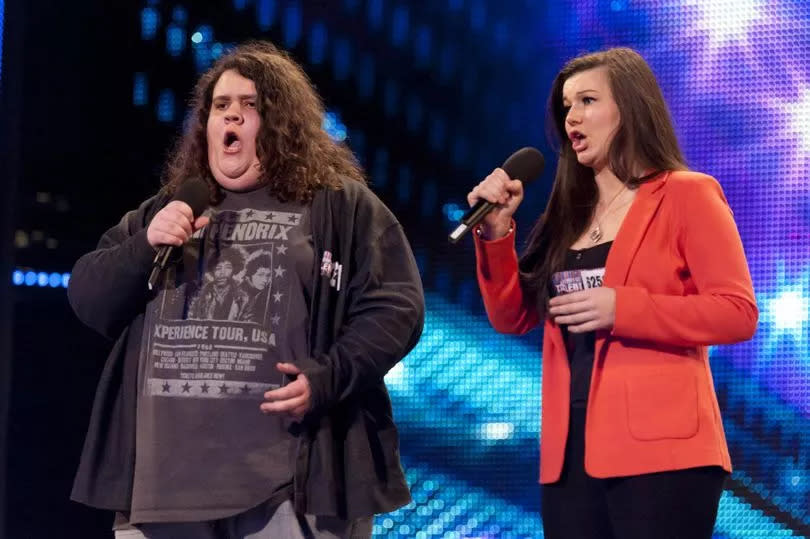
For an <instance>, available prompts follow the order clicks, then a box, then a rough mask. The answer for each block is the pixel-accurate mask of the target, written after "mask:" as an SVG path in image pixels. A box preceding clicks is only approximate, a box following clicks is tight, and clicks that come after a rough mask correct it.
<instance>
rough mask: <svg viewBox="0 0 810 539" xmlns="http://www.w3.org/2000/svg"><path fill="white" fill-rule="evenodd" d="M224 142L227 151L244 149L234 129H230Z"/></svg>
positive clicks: (234, 151)
mask: <svg viewBox="0 0 810 539" xmlns="http://www.w3.org/2000/svg"><path fill="white" fill-rule="evenodd" d="M223 143H224V145H225V152H226V153H236V152H238V151H239V150H240V149H242V142H241V141H240V140H239V135H237V134H236V133H234V132H233V131H228V132H227V133H225V139H224V141H223Z"/></svg>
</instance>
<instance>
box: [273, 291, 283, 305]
mask: <svg viewBox="0 0 810 539" xmlns="http://www.w3.org/2000/svg"><path fill="white" fill-rule="evenodd" d="M283 295H284V294H282V293H281V292H276V293H275V294H273V299H274V300H275V302H276V303H281V296H283Z"/></svg>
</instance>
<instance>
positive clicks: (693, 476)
mask: <svg viewBox="0 0 810 539" xmlns="http://www.w3.org/2000/svg"><path fill="white" fill-rule="evenodd" d="M726 475H727V473H726V471H725V470H723V469H722V468H720V467H719V466H705V467H701V468H689V469H686V470H676V471H671V472H658V473H650V474H643V475H634V476H630V477H618V478H612V479H595V478H593V477H590V476H588V475H587V474H586V473H585V408H573V407H572V408H571V422H570V425H569V431H568V443H567V444H566V447H565V463H564V465H563V471H562V476H561V477H560V480H559V481H557V482H556V483H552V484H549V485H543V486H542V491H541V492H542V504H541V511H542V516H543V528H544V531H545V534H546V537H547V538H548V539H711V536H712V530H713V528H714V521H715V518H716V517H717V506H718V505H719V503H720V495H721V494H722V492H723V482H724V481H725V479H726Z"/></svg>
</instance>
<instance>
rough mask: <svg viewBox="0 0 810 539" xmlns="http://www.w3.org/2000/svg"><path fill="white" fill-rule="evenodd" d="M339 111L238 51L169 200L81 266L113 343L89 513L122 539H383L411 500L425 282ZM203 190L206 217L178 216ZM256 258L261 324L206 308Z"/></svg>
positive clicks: (100, 397) (203, 102) (172, 178)
mask: <svg viewBox="0 0 810 539" xmlns="http://www.w3.org/2000/svg"><path fill="white" fill-rule="evenodd" d="M323 113H324V111H323V105H322V102H321V99H320V98H319V96H318V95H317V93H316V92H315V90H314V88H313V86H312V84H311V82H310V81H309V79H308V78H307V76H306V75H305V74H304V72H303V70H302V69H301V68H300V66H298V65H297V64H296V63H295V62H294V61H293V60H292V59H291V58H290V57H289V56H288V55H287V54H286V53H284V52H282V51H280V50H278V49H277V48H276V47H275V46H273V45H271V44H269V43H266V42H252V43H248V44H245V45H242V46H240V47H237V48H235V49H234V50H233V51H231V52H230V53H228V54H227V55H225V56H224V57H222V58H221V59H220V60H218V61H217V62H216V63H215V65H214V66H213V67H212V68H211V69H210V70H209V71H208V72H206V73H205V74H204V75H203V76H202V77H201V78H200V80H199V81H198V83H197V85H196V87H195V91H194V98H193V103H192V108H191V114H190V121H189V123H188V127H187V129H186V131H185V133H184V134H183V135H182V137H181V138H180V139H179V142H178V144H177V146H176V148H175V150H174V152H173V153H172V155H171V157H170V159H169V161H168V164H167V167H166V174H165V178H164V186H163V188H162V189H161V190H160V191H159V193H158V194H157V195H155V196H154V197H152V198H150V199H149V200H147V201H145V202H144V203H143V204H141V206H140V207H139V208H138V209H136V210H133V211H131V212H129V213H127V214H126V215H125V216H124V217H123V219H122V220H121V222H120V223H119V224H118V225H116V226H114V227H113V228H111V229H110V230H108V231H107V232H106V233H105V234H104V235H103V236H102V238H101V241H100V243H99V245H98V248H97V249H96V250H95V251H92V252H90V253H88V254H86V255H84V256H83V257H81V258H80V259H79V260H78V261H77V263H76V265H75V267H74V270H73V274H72V278H71V282H70V287H69V289H68V295H69V298H70V302H71V305H72V306H73V308H74V310H75V311H76V313H77V315H78V317H79V318H80V319H81V320H82V321H83V322H84V323H86V324H87V325H88V326H90V327H91V328H93V329H95V330H97V331H99V332H100V333H102V334H103V335H105V336H107V337H109V338H111V339H114V340H116V344H115V346H114V348H113V350H112V352H111V354H110V356H109V358H108V360H107V364H106V365H105V369H104V372H103V374H102V377H101V380H100V382H99V387H98V391H97V394H96V400H95V403H94V408H93V414H92V416H91V420H90V428H89V432H88V435H87V439H86V441H85V447H84V451H83V453H82V457H81V462H80V464H79V470H78V473H77V476H76V481H75V484H74V489H73V493H72V498H73V499H74V500H77V501H79V502H82V503H85V504H88V505H91V506H94V507H100V508H104V509H109V510H113V511H115V512H116V522H115V526H114V528H115V534H116V537H135V538H137V537H147V538H164V537H166V538H168V537H171V538H190V537H195V538H196V537H211V538H214V537H247V536H249V537H257V538H265V537H266V538H270V537H274V538H275V537H369V536H370V534H371V527H372V517H373V515H374V514H376V513H383V512H388V511H392V510H394V509H396V508H398V507H401V506H403V505H405V504H407V503H408V502H409V501H410V493H409V489H408V486H407V484H406V482H405V478H404V474H403V471H402V468H401V464H400V461H399V448H398V445H399V441H398V436H397V431H396V427H395V426H394V423H393V418H392V411H391V401H390V399H389V396H388V392H387V390H386V388H385V384H384V381H383V377H384V376H385V374H386V372H388V370H390V369H391V368H392V367H393V366H394V365H395V364H396V363H397V362H398V361H399V360H401V359H402V358H403V357H404V356H405V355H406V354H407V353H408V351H410V350H411V348H413V346H414V345H415V344H416V342H417V341H418V339H419V336H420V334H421V330H422V325H423V322H424V297H423V292H422V287H421V282H420V279H419V274H418V270H417V267H416V263H415V261H414V258H413V255H412V253H411V249H410V247H409V245H408V242H407V240H406V238H405V236H404V233H403V230H402V227H401V226H400V224H399V223H398V221H397V220H396V218H395V217H394V216H393V214H392V213H391V212H390V211H389V210H388V209H387V208H386V207H385V206H384V205H383V204H382V202H380V200H379V199H378V198H377V197H376V196H374V195H373V194H372V193H371V191H370V190H369V189H368V188H367V187H366V184H365V180H364V175H363V172H362V171H361V169H360V167H359V165H358V164H357V162H356V160H355V159H354V156H353V155H352V153H351V152H350V151H349V149H348V148H347V147H346V146H344V145H342V144H338V143H336V142H334V141H333V140H332V139H331V138H330V137H329V136H328V135H327V133H326V132H325V131H324V130H323V128H322V120H323ZM193 178H202V179H204V180H205V182H206V184H207V186H208V189H209V195H210V203H211V206H210V208H208V209H207V210H205V211H204V212H203V214H202V215H194V214H193V210H192V208H191V206H189V205H188V204H186V203H184V202H181V201H179V200H172V197H173V195H174V194H175V193H176V192H177V190H178V188H179V187H180V186H181V185H182V184H183V183H184V182H186V181H188V180H189V179H193ZM167 201H168V203H167ZM166 245H170V246H175V247H176V248H178V249H177V251H180V253H179V255H178V256H177V257H175V258H176V259H175V260H174V263H173V264H172V265H171V266H170V267H169V268H167V270H166V271H165V272H164V273H163V275H162V280H161V281H159V282H158V283H157V286H155V290H151V291H150V290H148V289H147V286H146V280H147V275H148V274H149V271H150V269H151V267H152V264H153V259H154V257H155V251H156V250H157V249H158V248H159V247H160V246H166ZM229 253H230V254H229ZM233 254H239V255H240V263H238V264H233V263H232V262H231V261H230V260H229V259H228V257H229V256H231V255H233ZM258 257H261V258H262V263H263V265H264V266H266V267H265V273H266V275H264V281H266V282H265V287H266V288H267V290H266V294H267V296H266V299H265V301H263V302H261V305H259V304H257V305H254V309H263V310H262V311H261V312H257V313H254V314H255V315H254V316H249V317H245V316H240V315H234V316H231V310H232V309H231V308H230V307H229V309H231V310H229V311H228V313H227V316H225V315H223V314H222V313H223V312H224V311H221V310H220V311H216V312H218V313H220V314H219V315H217V314H216V312H215V310H212V309H201V308H198V307H199V306H200V305H202V303H201V301H202V300H203V299H204V297H206V296H204V294H203V293H204V292H206V291H208V292H210V291H211V290H214V289H215V288H216V287H217V283H219V285H220V288H222V285H225V284H226V283H225V274H226V273H227V279H228V281H227V284H229V285H232V284H233V283H242V284H244V283H246V282H247V281H248V280H249V279H251V278H252V276H251V275H248V272H247V271H246V270H243V265H244V261H250V260H254V259H257V258H258ZM226 270H227V271H226ZM209 289H210V290H209ZM239 290H242V288H241V287H240V288H239ZM243 293H244V291H243ZM201 294H202V295H201ZM214 297H215V296H211V298H214ZM223 297H224V296H223ZM209 299H210V298H209ZM223 301H224V300H223ZM211 305H212V306H213V305H214V304H213V303H212V304H211ZM223 305H224V304H223Z"/></svg>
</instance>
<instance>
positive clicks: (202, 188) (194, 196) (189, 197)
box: [172, 178, 209, 217]
mask: <svg viewBox="0 0 810 539" xmlns="http://www.w3.org/2000/svg"><path fill="white" fill-rule="evenodd" d="M172 200H179V201H180V202H185V203H186V204H188V205H189V206H191V211H192V213H194V217H197V216H198V215H200V214H201V213H202V212H203V211H205V208H207V207H208V204H209V194H208V184H207V183H205V180H203V179H202V178H191V179H189V180H186V181H184V182H183V183H181V184H180V187H178V188H177V192H176V193H175V194H174V197H172Z"/></svg>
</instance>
